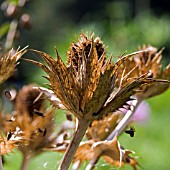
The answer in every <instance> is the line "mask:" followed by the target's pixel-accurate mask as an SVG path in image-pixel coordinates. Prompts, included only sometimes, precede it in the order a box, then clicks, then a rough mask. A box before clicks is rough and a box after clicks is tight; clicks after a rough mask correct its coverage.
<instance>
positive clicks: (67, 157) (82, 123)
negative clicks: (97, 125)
mask: <svg viewBox="0 0 170 170" xmlns="http://www.w3.org/2000/svg"><path fill="white" fill-rule="evenodd" d="M88 126H89V122H88V121H87V120H85V119H81V120H78V125H77V128H76V130H75V132H74V136H73V139H72V140H71V142H70V144H69V146H68V148H67V150H66V153H65V154H64V157H63V160H62V162H61V164H60V166H59V168H58V170H67V169H68V168H69V166H70V164H71V162H72V160H73V157H74V155H75V153H76V151H77V148H78V147H79V144H80V142H81V141H82V138H83V136H84V134H85V132H86V130H87V128H88Z"/></svg>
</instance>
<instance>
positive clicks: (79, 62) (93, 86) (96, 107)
mask: <svg viewBox="0 0 170 170" xmlns="http://www.w3.org/2000/svg"><path fill="white" fill-rule="evenodd" d="M33 51H34V52H36V53H38V54H39V55H40V56H41V57H42V58H43V59H44V60H45V62H46V63H47V65H48V66H45V65H44V64H42V63H40V62H37V61H32V60H29V61H30V62H32V63H34V64H36V65H38V66H39V67H41V68H42V69H43V70H44V71H45V72H46V73H47V74H48V77H46V78H47V79H48V80H49V82H50V85H49V86H50V88H51V90H48V89H44V88H41V90H42V91H43V92H44V93H45V94H46V95H47V96H48V98H49V100H51V103H52V104H53V105H54V106H55V107H57V108H60V109H65V110H68V111H69V112H71V113H72V114H73V115H74V116H75V117H77V119H78V124H77V127H76V130H75V134H74V137H73V140H72V141H71V143H70V145H69V147H68V148H67V151H66V154H65V156H64V158H63V161H62V163H61V165H60V167H59V169H60V170H61V169H67V168H68V166H69V164H70V163H71V160H72V158H73V156H74V154H75V152H76V149H77V148H78V145H79V143H80V141H81V140H82V138H83V136H84V134H85V132H86V130H87V128H88V126H89V124H90V123H91V122H92V121H94V120H96V119H98V118H100V117H102V116H105V115H108V114H109V113H112V112H115V111H116V110H118V109H119V108H120V107H122V106H123V105H124V104H125V103H126V102H127V101H128V100H129V99H130V97H131V96H132V95H133V94H135V93H136V90H137V89H139V88H141V87H142V86H143V85H144V84H146V83H147V84H148V85H150V84H153V83H155V82H159V83H162V84H164V83H167V82H166V81H165V82H164V81H163V80H155V79H150V78H148V75H147V74H145V73H144V74H141V75H139V76H137V77H135V78H133V79H131V81H129V82H128V83H127V81H125V80H127V79H126V77H128V75H129V74H130V73H131V72H128V73H127V75H126V77H124V72H125V68H124V67H123V71H122V72H121V71H120V70H121V69H119V68H120V66H121V65H122V64H123V63H124V62H126V61H128V60H129V58H130V57H131V56H133V55H139V54H140V53H144V52H146V53H147V52H149V51H150V50H149V49H146V50H145V51H138V52H135V53H132V54H129V55H126V56H121V57H120V59H119V60H118V61H117V62H116V63H113V62H112V61H111V59H107V58H106V50H105V48H104V45H103V43H102V41H101V40H100V38H98V37H97V38H94V35H91V37H89V38H88V37H87V36H86V35H84V34H83V33H82V34H81V35H80V40H78V42H77V43H72V45H71V46H70V49H69V51H68V53H67V54H68V56H67V64H68V65H67V66H66V65H65V64H64V62H63V61H62V59H61V57H60V56H59V54H58V53H57V52H56V53H57V58H56V59H54V58H52V57H51V56H49V55H48V54H46V53H44V52H40V51H36V50H33ZM135 69H136V65H133V64H132V70H135ZM119 75H120V77H121V78H120V77H119ZM117 82H120V83H119V84H118V83H117ZM116 84H118V86H116Z"/></svg>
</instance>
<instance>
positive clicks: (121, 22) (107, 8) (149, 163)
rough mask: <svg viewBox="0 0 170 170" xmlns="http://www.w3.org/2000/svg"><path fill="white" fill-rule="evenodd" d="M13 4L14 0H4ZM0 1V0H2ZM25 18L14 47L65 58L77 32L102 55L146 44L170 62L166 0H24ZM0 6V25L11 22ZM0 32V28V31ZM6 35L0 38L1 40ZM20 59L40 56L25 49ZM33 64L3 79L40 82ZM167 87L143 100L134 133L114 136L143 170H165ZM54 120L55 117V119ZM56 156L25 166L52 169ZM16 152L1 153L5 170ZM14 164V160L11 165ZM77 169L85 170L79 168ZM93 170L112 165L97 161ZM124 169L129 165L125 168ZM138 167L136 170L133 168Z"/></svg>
mask: <svg viewBox="0 0 170 170" xmlns="http://www.w3.org/2000/svg"><path fill="white" fill-rule="evenodd" d="M9 1H10V2H11V3H16V2H18V0H9ZM0 2H1V1H0ZM2 2H4V1H2ZM22 12H23V13H26V14H28V15H29V16H30V27H29V29H23V28H19V31H20V32H19V34H20V36H19V38H17V39H16V40H15V42H14V47H17V46H21V47H24V46H26V45H29V47H30V48H33V49H37V50H41V51H44V52H47V53H49V54H50V55H52V56H55V51H54V46H55V47H56V48H57V49H58V51H59V54H60V56H61V57H62V58H63V60H64V61H65V59H66V52H67V50H68V48H69V45H70V44H71V42H72V41H76V36H79V34H80V32H81V31H83V32H87V31H88V32H89V33H93V32H94V33H95V35H96V36H99V37H101V38H102V40H103V42H104V44H105V45H106V46H108V48H107V49H108V56H110V55H113V56H119V55H120V54H122V53H123V52H125V51H127V53H130V52H132V51H135V50H137V47H138V46H141V45H143V44H151V45H153V46H156V47H157V48H158V49H161V48H162V47H165V50H164V52H163V61H162V62H163V64H164V65H166V64H167V63H169V62H170V57H169V55H170V1H168V0H161V1H159V0H93V1H92V0H57V1H54V0H48V1H47V0H36V1H33V0H30V1H28V2H27V3H26V5H25V6H24V8H23V9H22ZM12 19H13V18H12V17H8V16H7V15H6V14H5V12H4V8H3V7H2V5H1V11H0V29H1V28H2V25H3V23H8V22H10V21H11V20H12ZM1 30H2V29H1ZM5 38H6V35H5V34H4V35H3V36H1V42H2V43H3V42H4V41H5ZM25 57H26V58H34V59H36V60H40V58H39V57H38V56H35V55H34V54H32V53H28V54H27V55H26V56H25ZM42 75H44V72H42V71H41V70H40V69H39V68H37V67H36V66H33V65H32V64H31V63H27V62H25V61H21V64H20V65H19V66H18V72H17V75H16V76H15V77H13V78H11V79H9V81H8V83H11V84H15V85H16V86H17V87H18V86H19V87H20V86H22V85H23V84H27V83H32V82H36V83H38V84H39V85H43V83H44V82H45V79H43V78H42V77H41V76H42ZM169 99H170V91H167V92H165V93H164V94H162V95H160V96H157V97H154V98H152V99H149V100H148V103H149V104H150V107H151V114H150V119H149V120H148V121H147V122H146V123H145V124H143V125H135V128H136V133H135V134H136V135H135V137H134V138H129V137H127V136H126V135H124V134H123V135H122V136H121V137H120V142H121V144H122V145H123V146H124V147H125V148H128V149H131V150H134V151H135V152H136V155H137V156H139V157H140V158H139V162H140V164H141V165H142V167H144V169H146V170H160V169H162V170H168V169H170V161H169V155H170V137H169V130H170V123H169V122H170V115H169V114H170V111H169V110H170V105H169ZM58 119H60V117H59V118H58ZM61 158H62V155H61V154H57V153H43V154H41V155H39V156H38V157H36V158H35V159H33V160H32V161H31V162H30V165H29V168H28V169H29V170H35V169H36V170H43V169H48V170H52V169H56V167H57V166H58V165H59V162H60V160H61ZM21 159H22V158H21V155H20V153H18V152H17V151H16V153H15V154H9V155H8V156H5V162H6V163H5V167H4V169H5V170H11V169H12V170H18V169H19V167H20V163H21ZM16 162H17V163H16ZM82 169H85V165H84V167H82ZM96 169H99V170H100V169H102V170H103V169H115V168H113V167H112V168H111V167H110V166H109V165H107V164H105V163H104V162H102V161H100V162H99V163H98V164H97V167H96ZM125 169H131V168H129V166H126V167H125ZM139 169H140V168H139Z"/></svg>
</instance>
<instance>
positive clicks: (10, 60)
mask: <svg viewBox="0 0 170 170" xmlns="http://www.w3.org/2000/svg"><path fill="white" fill-rule="evenodd" d="M26 49H27V47H25V48H23V49H21V50H19V48H18V50H16V51H15V50H13V49H11V50H10V51H9V52H8V53H7V54H5V55H4V54H3V52H2V51H1V52H0V84H2V83H3V82H4V81H6V80H7V79H8V78H9V77H10V76H11V75H12V74H13V72H14V71H15V68H16V65H17V62H18V60H19V59H20V58H21V56H22V55H23V54H24V53H25V52H26V51H27V50H26Z"/></svg>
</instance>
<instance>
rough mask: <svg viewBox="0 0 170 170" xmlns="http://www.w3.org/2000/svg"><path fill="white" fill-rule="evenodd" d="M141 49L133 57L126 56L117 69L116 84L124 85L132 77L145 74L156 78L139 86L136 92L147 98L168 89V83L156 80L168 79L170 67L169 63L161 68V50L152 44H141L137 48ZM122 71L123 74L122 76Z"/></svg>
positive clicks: (169, 78) (131, 79) (131, 80)
mask: <svg viewBox="0 0 170 170" xmlns="http://www.w3.org/2000/svg"><path fill="white" fill-rule="evenodd" d="M139 50H143V52H142V53H139V54H137V55H134V57H133V58H128V59H127V60H126V61H125V62H124V63H123V64H122V66H121V67H119V69H118V76H119V79H117V86H118V87H119V86H120V83H121V84H122V86H125V85H126V84H129V83H131V82H133V81H134V80H133V79H134V78H137V77H140V76H141V75H144V74H145V75H146V76H147V77H148V78H151V79H157V81H156V82H152V83H149V84H145V85H144V86H142V87H141V88H140V91H141V92H138V93H136V95H137V96H140V98H141V97H142V98H149V97H153V96H156V95H159V94H161V93H163V92H164V91H165V90H167V89H168V87H169V83H165V81H164V82H163V81H158V80H168V81H169V80H170V76H169V75H170V68H169V65H168V66H167V67H166V69H165V70H163V66H162V64H161V59H162V51H163V49H162V50H160V51H158V50H157V48H156V47H153V46H145V45H144V46H143V47H142V48H139ZM122 73H123V74H124V75H123V76H122ZM168 81H167V82H168Z"/></svg>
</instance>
